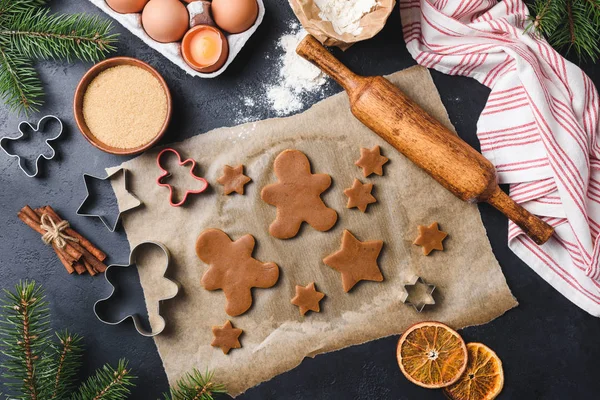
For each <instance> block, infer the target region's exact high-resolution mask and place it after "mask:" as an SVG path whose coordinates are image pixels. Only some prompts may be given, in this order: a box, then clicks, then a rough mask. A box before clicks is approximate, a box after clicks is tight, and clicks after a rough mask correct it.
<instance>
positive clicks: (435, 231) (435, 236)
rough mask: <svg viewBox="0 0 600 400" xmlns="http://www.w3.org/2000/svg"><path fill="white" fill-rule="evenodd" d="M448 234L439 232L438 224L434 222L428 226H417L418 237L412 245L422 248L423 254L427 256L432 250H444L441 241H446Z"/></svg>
mask: <svg viewBox="0 0 600 400" xmlns="http://www.w3.org/2000/svg"><path fill="white" fill-rule="evenodd" d="M446 236H448V234H447V233H446V232H443V231H440V230H439V228H438V223H437V222H434V223H433V224H431V225H429V226H422V225H419V236H418V237H417V238H416V239H415V241H414V242H413V244H416V245H417V246H422V247H423V254H425V255H426V256H427V255H429V253H431V252H432V251H433V250H440V251H442V250H444V245H443V243H442V242H443V240H444V239H446Z"/></svg>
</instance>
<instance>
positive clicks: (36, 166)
mask: <svg viewBox="0 0 600 400" xmlns="http://www.w3.org/2000/svg"><path fill="white" fill-rule="evenodd" d="M49 121H56V122H58V126H59V128H58V133H57V134H56V135H54V136H52V137H49V138H48V139H46V140H45V142H46V145H47V146H48V147H49V148H50V150H51V151H52V153H51V154H50V155H49V156H47V155H45V154H39V155H38V156H37V157H36V159H35V161H34V163H33V166H34V170H33V172H32V171H29V170H28V169H27V168H26V167H25V164H24V163H23V159H22V158H21V156H19V155H18V154H13V153H10V152H9V151H8V150H7V148H6V146H5V145H4V144H5V143H6V142H7V141H18V140H22V139H23V138H24V137H25V136H26V133H25V126H28V127H29V130H31V131H32V132H33V133H42V134H43V131H44V128H45V127H46V124H47V123H48V122H49ZM29 130H28V132H29ZM62 133H63V123H62V121H61V120H60V119H59V118H58V117H56V116H54V115H46V116H45V117H42V119H40V120H39V121H38V123H37V127H34V126H33V125H31V124H30V123H29V122H27V121H23V122H21V123H20V124H19V136H17V137H8V136H6V137H3V138H0V149H2V150H4V152H5V153H6V154H7V155H8V156H9V157H12V158H16V159H17V164H18V165H19V168H20V169H21V171H23V172H24V173H25V175H27V177H29V178H35V177H36V176H37V175H38V173H39V172H40V170H39V165H40V161H41V160H42V159H44V160H48V161H49V160H52V159H53V158H54V157H56V150H55V149H54V147H53V146H52V144H51V142H53V141H55V140H57V139H58V138H59V137H60V136H61V135H62Z"/></svg>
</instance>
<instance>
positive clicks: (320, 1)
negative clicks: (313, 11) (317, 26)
mask: <svg viewBox="0 0 600 400" xmlns="http://www.w3.org/2000/svg"><path fill="white" fill-rule="evenodd" d="M315 4H316V5H317V7H319V10H321V12H320V13H319V17H320V18H321V19H322V20H323V21H329V22H331V24H332V25H333V29H334V30H335V31H336V32H337V34H338V35H343V34H344V33H350V34H352V35H354V36H358V35H360V34H361V32H362V30H363V28H362V27H361V26H360V20H361V18H362V17H363V16H364V15H365V14H368V13H370V12H371V11H373V9H374V8H375V7H377V0H315Z"/></svg>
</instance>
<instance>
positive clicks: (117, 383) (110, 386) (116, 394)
mask: <svg viewBox="0 0 600 400" xmlns="http://www.w3.org/2000/svg"><path fill="white" fill-rule="evenodd" d="M134 379H135V377H134V376H133V375H131V371H130V370H129V369H127V361H125V360H119V365H118V366H117V368H116V369H114V368H113V367H111V366H109V365H105V366H104V367H102V368H101V369H99V370H98V371H96V374H95V375H93V376H91V377H90V378H89V379H88V380H87V381H86V382H85V383H83V385H81V387H80V388H79V391H78V392H77V393H76V394H75V395H74V396H73V397H72V400H121V399H125V398H127V396H128V395H129V394H130V389H129V388H130V387H132V386H133V380H134Z"/></svg>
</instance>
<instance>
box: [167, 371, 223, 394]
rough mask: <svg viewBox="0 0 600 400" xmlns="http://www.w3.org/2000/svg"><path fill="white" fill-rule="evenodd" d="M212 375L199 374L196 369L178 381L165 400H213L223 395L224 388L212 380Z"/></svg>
mask: <svg viewBox="0 0 600 400" xmlns="http://www.w3.org/2000/svg"><path fill="white" fill-rule="evenodd" d="M213 377H214V375H213V373H212V372H208V371H207V372H206V373H205V374H202V373H200V371H198V370H197V369H194V370H192V372H190V373H187V374H186V375H185V376H183V377H182V378H181V379H179V380H178V381H177V382H176V383H175V386H173V387H172V388H171V390H170V393H168V394H167V393H165V394H164V397H165V400H213V399H214V396H215V395H219V394H225V393H227V391H226V390H225V386H223V385H221V384H218V383H216V382H215V381H214V380H213Z"/></svg>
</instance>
